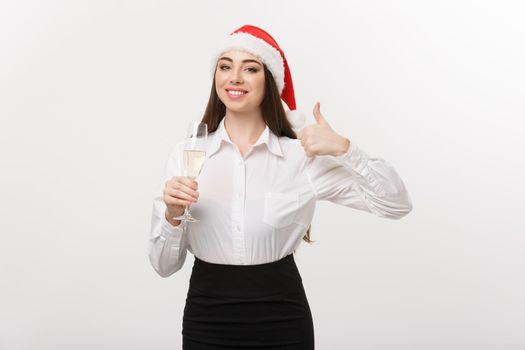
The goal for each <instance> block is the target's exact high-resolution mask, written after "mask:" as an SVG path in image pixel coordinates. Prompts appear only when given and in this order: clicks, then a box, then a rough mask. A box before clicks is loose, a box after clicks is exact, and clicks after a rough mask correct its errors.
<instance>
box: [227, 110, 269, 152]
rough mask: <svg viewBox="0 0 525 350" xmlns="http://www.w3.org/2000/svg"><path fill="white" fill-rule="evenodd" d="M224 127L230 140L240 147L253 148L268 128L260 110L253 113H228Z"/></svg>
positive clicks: (228, 111)
mask: <svg viewBox="0 0 525 350" xmlns="http://www.w3.org/2000/svg"><path fill="white" fill-rule="evenodd" d="M224 127H225V129H226V131H227V132H228V135H229V136H230V139H231V140H232V142H233V143H235V144H236V145H237V146H238V147H243V146H251V145H253V144H254V143H255V142H257V140H258V139H259V137H260V136H261V134H262V132H263V131H264V129H265V128H266V124H265V123H264V120H263V118H262V114H261V111H260V110H257V111H254V112H251V113H246V112H244V113H239V112H233V111H230V110H227V111H226V115H225V117H224Z"/></svg>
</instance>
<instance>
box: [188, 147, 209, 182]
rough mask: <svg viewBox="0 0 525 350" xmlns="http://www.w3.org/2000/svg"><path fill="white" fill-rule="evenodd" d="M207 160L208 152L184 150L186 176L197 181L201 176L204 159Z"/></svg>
mask: <svg viewBox="0 0 525 350" xmlns="http://www.w3.org/2000/svg"><path fill="white" fill-rule="evenodd" d="M205 158H206V152H204V151H199V150H190V149H185V150H184V158H183V159H184V176H188V177H190V178H192V179H195V178H196V177H197V176H199V174H200V172H201V170H202V166H203V164H204V159H205Z"/></svg>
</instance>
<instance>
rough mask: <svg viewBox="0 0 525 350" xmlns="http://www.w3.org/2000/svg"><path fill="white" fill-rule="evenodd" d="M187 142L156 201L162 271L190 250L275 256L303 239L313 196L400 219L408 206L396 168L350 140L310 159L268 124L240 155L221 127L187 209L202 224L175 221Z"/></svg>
mask: <svg viewBox="0 0 525 350" xmlns="http://www.w3.org/2000/svg"><path fill="white" fill-rule="evenodd" d="M183 146H184V141H181V142H179V143H177V144H176V146H175V147H174V149H173V151H172V153H171V155H170V157H169V159H168V161H167V164H166V166H165V169H164V176H163V178H162V179H161V181H160V184H159V187H158V190H157V193H156V194H155V197H154V200H153V215H152V221H151V232H150V240H149V248H148V253H149V259H150V261H151V264H152V266H153V268H154V269H155V270H156V271H157V273H158V274H159V275H160V276H162V277H168V276H170V275H172V274H173V273H175V272H176V271H178V270H179V269H180V268H181V267H182V266H183V264H184V261H185V260H186V252H187V250H189V251H190V252H191V253H192V254H194V255H195V256H197V257H198V258H199V259H201V260H204V261H207V262H211V263H218V264H234V265H252V264H262V263H268V262H272V261H276V260H279V259H281V258H283V257H285V256H287V255H288V254H291V253H292V252H293V251H294V250H295V249H296V248H297V247H298V246H299V244H301V242H302V238H303V236H304V234H305V232H306V230H307V229H308V226H309V225H310V223H311V221H312V217H313V215H314V210H315V203H316V201H317V200H328V201H330V202H334V203H337V204H340V205H344V206H346V207H350V208H354V209H358V210H363V211H367V212H370V213H373V214H375V215H377V216H379V217H384V218H390V219H399V218H401V217H403V216H405V215H406V214H408V213H409V212H410V211H411V210H412V203H411V200H410V196H409V194H408V192H407V190H406V189H405V186H404V184H403V181H402V180H401V178H400V177H399V176H398V174H397V173H396V171H395V170H394V168H393V167H392V166H391V165H390V164H389V163H388V162H386V161H385V160H383V159H380V158H369V157H368V155H367V154H366V153H365V152H364V151H362V150H361V149H359V148H358V147H357V146H356V144H355V143H354V142H352V141H351V142H350V148H349V149H348V152H347V153H346V154H344V155H341V156H337V157H336V156H329V155H326V156H314V157H307V156H306V154H305V152H304V149H303V147H302V146H301V142H300V140H297V139H290V138H288V137H277V136H276V135H275V134H273V132H271V131H270V129H269V128H268V126H267V127H266V129H265V130H264V131H263V133H262V134H261V136H260V137H259V140H258V141H257V142H256V143H255V144H254V145H253V146H252V147H251V148H250V150H249V151H248V152H247V153H246V154H245V155H244V157H243V156H241V153H240V151H239V149H238V147H237V146H236V145H235V144H234V143H233V142H232V141H231V139H230V137H229V135H228V132H227V131H226V129H225V128H224V118H223V119H222V121H221V123H220V125H219V127H218V129H217V130H216V131H215V132H213V133H210V134H209V135H208V142H207V146H206V147H207V149H206V160H205V162H204V166H203V168H202V171H201V173H200V175H199V176H198V178H197V180H196V181H197V182H198V183H199V189H198V192H199V198H198V200H197V202H196V203H194V204H192V205H191V207H190V209H191V214H192V215H193V216H194V217H195V218H198V219H200V222H192V223H185V222H183V223H181V224H180V225H178V226H176V227H174V226H173V225H171V224H170V223H169V222H168V221H167V220H166V218H165V216H164V213H165V210H166V205H165V203H164V201H163V191H164V187H165V183H166V181H168V180H169V179H171V178H172V177H173V176H180V175H182V171H181V163H182V162H181V160H182V151H183Z"/></svg>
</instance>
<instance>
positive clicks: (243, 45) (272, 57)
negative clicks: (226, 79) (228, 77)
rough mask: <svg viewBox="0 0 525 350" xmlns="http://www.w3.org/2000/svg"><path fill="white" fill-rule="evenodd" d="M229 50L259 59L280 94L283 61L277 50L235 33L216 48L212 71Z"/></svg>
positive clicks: (282, 85)
mask: <svg viewBox="0 0 525 350" xmlns="http://www.w3.org/2000/svg"><path fill="white" fill-rule="evenodd" d="M230 50H240V51H245V52H248V53H250V54H252V55H254V56H256V57H257V58H259V59H260V60H261V61H262V62H263V63H264V64H265V65H266V67H268V70H269V71H270V72H271V73H272V75H273V78H274V80H275V83H276V85H277V88H278V89H279V94H280V93H282V91H283V89H284V61H283V59H282V57H281V54H280V53H279V50H277V49H276V48H275V47H273V46H272V45H270V44H268V43H267V42H266V41H264V40H262V39H259V38H257V37H255V36H253V35H251V34H247V33H242V32H239V33H235V34H232V35H230V36H228V37H227V38H226V40H224V41H223V42H222V43H221V44H220V45H219V46H218V48H217V51H218V53H217V55H216V56H215V57H214V59H213V62H212V64H213V68H212V69H213V71H215V68H216V66H217V60H218V59H219V56H220V55H221V54H222V53H224V52H226V51H230Z"/></svg>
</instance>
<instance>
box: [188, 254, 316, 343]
mask: <svg viewBox="0 0 525 350" xmlns="http://www.w3.org/2000/svg"><path fill="white" fill-rule="evenodd" d="M182 348H183V349H184V350H212V349H221V350H226V349H245V350H248V349H258V350H264V349H275V350H277V349H279V350H312V349H314V328H313V322H312V314H311V312H310V306H309V305H308V300H307V299H306V294H305V291H304V288H303V283H302V279H301V276H300V274H299V270H298V269H297V266H296V264H295V260H294V258H293V254H290V255H288V256H286V257H285V258H282V259H281V260H278V261H274V262H271V263H266V264H258V265H225V264H213V263H209V262H205V261H203V260H201V259H199V258H197V257H195V262H194V265H193V269H192V273H191V278H190V285H189V290H188V296H187V298H186V306H185V308H184V316H183V321H182Z"/></svg>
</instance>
